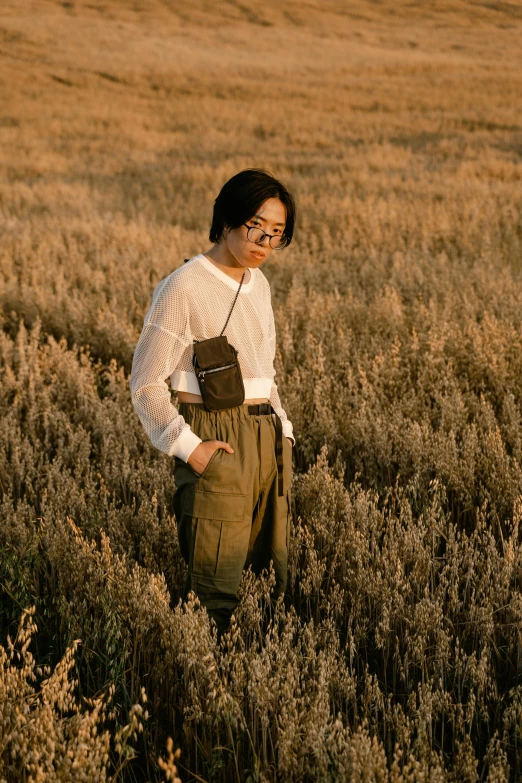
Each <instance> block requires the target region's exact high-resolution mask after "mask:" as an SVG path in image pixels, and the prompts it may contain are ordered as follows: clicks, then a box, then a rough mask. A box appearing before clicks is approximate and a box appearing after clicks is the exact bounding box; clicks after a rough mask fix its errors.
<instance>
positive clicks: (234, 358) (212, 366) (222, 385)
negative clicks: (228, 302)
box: [187, 259, 246, 411]
mask: <svg viewBox="0 0 522 783" xmlns="http://www.w3.org/2000/svg"><path fill="white" fill-rule="evenodd" d="M187 260H188V259H187ZM245 274H246V272H244V273H243V277H242V278H241V282H240V283H239V288H238V289H237V291H236V296H235V299H234V301H233V302H232V307H231V308H230V312H229V314H228V318H227V320H226V322H225V325H224V327H223V329H222V330H221V333H220V335H219V337H210V338H209V339H208V340H194V346H193V347H194V355H193V357H192V364H193V365H194V371H195V373H196V378H197V381H198V385H199V389H200V392H201V397H202V398H203V402H204V404H205V407H206V409H207V410H209V411H220V410H223V409H224V408H235V407H236V406H237V405H242V404H243V403H244V401H245V385H244V383H243V376H242V374H241V368H240V366H239V361H238V352H237V350H236V348H234V346H233V345H231V344H230V343H229V342H228V340H227V338H226V336H225V335H224V334H223V332H224V331H225V329H226V328H227V324H228V322H229V320H230V316H231V315H232V310H233V309H234V305H235V304H236V301H237V298H238V296H239V292H240V291H241V286H242V285H243V280H244V278H245Z"/></svg>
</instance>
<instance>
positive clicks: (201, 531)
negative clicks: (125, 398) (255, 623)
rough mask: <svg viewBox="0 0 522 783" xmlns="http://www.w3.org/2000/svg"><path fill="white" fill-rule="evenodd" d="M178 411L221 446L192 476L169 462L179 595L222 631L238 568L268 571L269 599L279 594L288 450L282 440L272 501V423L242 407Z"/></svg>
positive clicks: (184, 406) (183, 406) (194, 406)
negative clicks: (182, 571)
mask: <svg viewBox="0 0 522 783" xmlns="http://www.w3.org/2000/svg"><path fill="white" fill-rule="evenodd" d="M178 408H179V412H180V413H181V415H182V416H183V418H184V419H185V421H186V422H187V423H188V424H190V426H191V427H192V430H193V432H195V433H196V435H198V436H199V437H200V438H201V439H202V440H222V441H226V442H228V443H229V444H230V445H231V446H232V448H233V449H234V453H233V454H229V453H228V452H227V451H225V450H224V449H217V450H216V451H215V452H214V454H213V455H212V456H211V458H210V461H209V463H208V465H207V466H206V468H205V470H204V471H203V473H202V474H201V475H200V474H198V473H196V471H195V470H193V469H192V468H191V467H190V465H189V464H188V463H186V462H184V461H183V460H181V459H179V458H178V457H176V458H175V481H176V487H177V488H176V492H175V495H174V513H175V515H176V520H177V526H178V537H179V543H180V548H181V553H182V555H183V558H184V559H185V561H186V562H187V564H188V576H187V582H186V585H185V594H187V593H188V592H189V590H193V591H194V592H195V593H196V595H197V596H198V598H199V599H200V602H201V604H202V606H204V607H206V609H207V611H208V613H209V615H210V617H212V618H213V619H214V620H215V622H216V625H217V627H218V630H219V632H220V633H222V632H223V631H224V630H225V629H226V628H227V627H228V624H229V621H230V617H231V615H232V613H233V611H234V609H235V607H236V606H237V603H238V600H239V599H238V588H239V583H240V581H241V576H242V573H243V569H244V568H245V567H248V566H249V565H251V566H252V570H253V571H254V573H260V572H261V570H262V569H263V568H268V567H269V565H270V561H272V562H273V567H274V571H275V577H276V585H275V591H274V598H277V597H278V596H279V595H281V594H283V593H284V591H285V588H286V580H287V566H288V539H289V532H290V487H291V483H292V444H291V443H290V441H289V440H288V438H286V437H285V436H283V495H278V481H277V478H278V476H277V464H276V452H275V439H276V430H275V418H274V416H273V415H272V414H261V415H259V414H254V415H253V414H250V413H248V405H240V406H238V407H236V408H227V409H225V410H220V411H207V410H206V408H205V406H204V404H203V403H188V402H185V403H183V402H182V403H180V404H179V406H178Z"/></svg>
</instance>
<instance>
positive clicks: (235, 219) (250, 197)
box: [209, 169, 296, 245]
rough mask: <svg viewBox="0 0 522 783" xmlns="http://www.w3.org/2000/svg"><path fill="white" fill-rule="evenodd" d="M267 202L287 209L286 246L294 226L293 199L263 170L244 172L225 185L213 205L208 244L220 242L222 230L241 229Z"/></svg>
mask: <svg viewBox="0 0 522 783" xmlns="http://www.w3.org/2000/svg"><path fill="white" fill-rule="evenodd" d="M268 198H278V199H279V200H280V201H281V202H282V203H283V204H284V205H285V207H286V225H285V230H284V231H283V234H282V236H284V237H285V238H286V242H287V245H289V244H290V242H291V241H292V237H293V234H294V225H295V212H296V210H295V202H294V198H293V196H292V194H291V193H290V192H289V191H288V190H287V188H286V187H285V186H284V185H283V183H282V182H279V180H277V179H276V178H275V177H273V176H272V175H271V174H270V173H269V172H268V171H265V170H264V169H244V170H243V171H240V172H239V173H238V174H235V175H234V176H233V177H231V179H229V180H228V182H225V184H224V185H223V187H222V188H221V190H220V192H219V195H218V197H217V199H216V200H215V202H214V214H213V216H212V226H211V228H210V235H209V238H210V241H211V242H219V240H220V239H221V237H222V236H223V229H224V228H225V226H227V227H228V228H239V226H242V225H243V223H246V221H247V220H250V218H252V217H253V216H254V215H255V214H256V212H257V211H258V209H259V208H260V207H261V205H262V204H264V203H265V201H266V200H267V199H268Z"/></svg>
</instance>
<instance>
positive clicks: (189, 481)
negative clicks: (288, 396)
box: [130, 169, 295, 633]
mask: <svg viewBox="0 0 522 783" xmlns="http://www.w3.org/2000/svg"><path fill="white" fill-rule="evenodd" d="M294 223H295V204H294V199H293V197H292V195H291V194H290V193H289V191H288V190H287V189H286V187H285V186H284V185H283V184H282V183H281V182H279V181H278V180H277V179H275V178H274V177H272V176H271V175H270V174H269V173H267V172H265V171H263V170H261V169H247V170H244V171H241V172H239V173H238V174H236V175H235V176H234V177H232V178H231V179H230V180H229V181H228V182H226V183H225V185H224V186H223V188H222V189H221V191H220V193H219V195H218V197H217V198H216V200H215V204H214V213H213V219H212V226H211V229H210V241H211V242H212V243H213V244H212V246H211V248H210V249H209V250H207V251H206V252H205V253H199V254H198V255H196V256H194V257H193V258H191V259H189V260H187V262H186V263H185V264H184V265H183V266H182V267H180V268H179V269H176V270H175V271H174V272H172V274H170V275H169V276H168V277H166V278H165V279H164V280H162V281H161V282H160V283H159V285H158V286H157V288H156V290H155V291H154V296H153V300H152V305H151V307H150V309H149V311H148V312H147V314H146V316H145V322H144V326H143V331H142V333H141V336H140V338H139V341H138V344H137V346H136V351H135V353H134V360H133V364H132V372H131V378H130V386H131V393H132V402H133V405H134V408H135V410H136V412H137V414H138V416H139V418H140V420H141V422H142V424H143V426H144V428H145V431H146V433H147V435H148V437H149V438H150V440H151V442H152V443H153V444H154V446H156V447H157V448H158V449H159V450H160V451H163V452H165V453H166V454H168V455H169V456H173V457H174V460H175V482H176V492H175V495H174V512H175V515H176V520H177V526H178V536H179V542H180V548H181V553H182V555H183V557H184V559H185V561H186V562H187V564H188V575H187V582H186V585H185V595H186V594H188V592H189V591H190V590H193V591H194V592H195V594H196V595H197V596H198V597H199V599H200V602H201V604H202V605H203V606H204V607H206V609H207V611H208V613H209V615H210V617H212V618H213V619H214V620H215V622H216V625H217V628H218V631H219V632H220V633H222V632H223V631H224V630H226V628H227V627H228V625H229V622H230V618H231V615H232V613H233V611H234V609H235V607H236V606H237V603H238V600H239V599H238V589H239V583H240V581H241V576H242V573H243V569H244V568H245V567H248V566H249V565H251V566H252V569H253V571H254V572H255V573H260V572H261V570H262V569H263V568H267V567H269V565H270V562H272V563H273V567H274V571H275V577H276V585H275V589H274V599H277V597H278V596H279V595H282V594H284V591H285V588H286V582H287V563H288V543H289V542H288V539H289V529H290V487H291V482H292V447H293V445H295V439H294V435H293V429H292V424H291V423H290V421H289V420H288V417H287V415H286V413H285V411H284V409H283V407H282V405H281V401H280V398H279V393H278V389H277V385H276V383H275V381H274V376H275V371H274V357H275V350H276V333H275V326H274V316H273V311H272V304H271V297H270V285H269V283H268V280H267V279H266V277H265V275H264V274H263V273H262V271H261V269H260V266H261V265H262V264H263V263H264V262H265V261H266V260H267V258H268V257H269V256H270V254H271V253H272V251H273V250H277V251H279V250H282V249H283V248H285V247H287V246H288V245H289V244H290V242H291V240H292V236H293V231H294ZM227 319H228V320H227ZM225 324H226V329H225V332H224V333H225V335H226V337H227V339H228V340H229V342H230V343H231V344H232V345H233V346H234V347H235V348H236V349H237V351H238V358H239V366H240V369H241V373H242V376H243V382H244V388H245V400H244V403H243V404H240V405H236V406H234V407H229V408H225V409H221V410H209V409H207V406H206V405H205V403H204V401H203V397H202V396H201V390H200V386H199V383H198V379H197V377H196V374H195V369H194V365H193V354H194V350H193V348H194V342H196V343H197V342H199V341H203V340H207V339H209V338H212V337H216V336H217V335H220V333H221V332H222V330H223V327H224V326H225ZM167 378H170V384H171V387H172V388H173V389H175V390H177V393H178V400H179V406H178V408H177V409H176V407H175V406H174V405H173V404H172V401H171V396H170V391H169V389H168V387H167V384H166V379H167Z"/></svg>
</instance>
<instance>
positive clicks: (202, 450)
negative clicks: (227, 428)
mask: <svg viewBox="0 0 522 783" xmlns="http://www.w3.org/2000/svg"><path fill="white" fill-rule="evenodd" d="M218 449H224V450H225V451H228V453H229V454H233V453H234V449H233V448H232V446H231V445H230V443H226V442H225V441H224V440H204V441H202V442H201V443H199V444H198V445H197V446H196V448H195V449H194V451H193V452H192V454H190V455H189V458H188V460H187V464H188V465H190V467H191V468H192V470H195V471H196V473H199V474H200V475H201V473H203V472H204V470H205V468H206V467H207V465H208V463H209V462H210V458H211V456H212V455H213V453H214V452H215V451H217V450H218Z"/></svg>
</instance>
